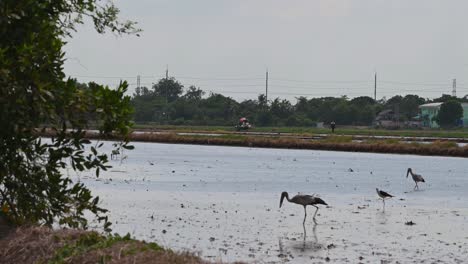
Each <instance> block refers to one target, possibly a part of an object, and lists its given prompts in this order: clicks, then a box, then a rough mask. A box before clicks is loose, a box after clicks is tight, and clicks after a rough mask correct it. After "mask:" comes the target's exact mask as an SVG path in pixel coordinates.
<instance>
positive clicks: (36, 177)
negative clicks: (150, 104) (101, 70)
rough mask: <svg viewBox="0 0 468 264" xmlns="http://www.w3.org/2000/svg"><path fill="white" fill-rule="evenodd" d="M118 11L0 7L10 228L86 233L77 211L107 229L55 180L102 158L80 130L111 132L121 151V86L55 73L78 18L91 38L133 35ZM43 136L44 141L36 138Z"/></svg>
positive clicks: (1, 150)
mask: <svg viewBox="0 0 468 264" xmlns="http://www.w3.org/2000/svg"><path fill="white" fill-rule="evenodd" d="M117 14H118V9H117V8H116V7H115V6H113V5H112V3H110V2H107V1H98V0H84V1H75V0H58V1H35V0H24V1H16V0H4V1H1V2H0V123H1V124H2V129H1V130H0V160H1V161H2V162H1V163H0V205H1V207H2V209H3V211H4V213H6V215H7V216H8V218H9V219H10V220H11V221H13V222H14V223H16V224H25V223H39V224H45V225H49V226H50V225H52V224H53V223H54V222H56V221H58V223H59V224H62V225H68V226H70V227H86V226H87V221H86V219H85V218H84V216H83V215H84V212H85V211H88V210H89V211H91V212H92V213H94V214H95V215H97V217H98V220H100V221H104V222H105V224H104V227H105V228H106V229H108V227H109V225H110V223H109V222H108V221H107V216H105V215H104V214H105V212H106V210H105V209H103V208H101V207H99V198H98V197H93V196H92V194H91V192H90V191H89V190H88V189H87V188H86V187H85V186H84V185H83V184H82V183H74V182H72V180H71V179H70V178H69V177H67V176H64V175H63V173H62V172H63V169H64V168H66V167H67V166H71V167H72V168H73V169H74V170H76V171H85V170H95V172H96V174H97V175H98V176H99V172H100V170H106V169H107V168H108V166H107V165H106V162H107V160H108V158H107V155H105V154H102V153H100V152H99V151H98V150H99V148H100V147H101V146H102V144H96V145H93V146H91V142H90V141H89V140H87V139H85V132H84V130H85V129H87V128H88V127H89V126H90V125H94V126H97V127H98V128H99V130H100V131H101V133H102V134H103V136H106V135H111V134H113V133H116V134H118V135H120V136H121V137H122V138H123V142H122V143H121V144H119V146H118V147H127V148H128V145H127V144H128V141H127V140H126V135H127V134H128V133H129V129H130V125H131V123H130V118H131V114H132V108H131V106H130V98H129V97H127V96H124V94H125V92H126V90H127V84H126V83H125V82H124V83H121V84H120V85H119V86H118V87H117V89H115V90H113V89H110V88H109V87H104V86H101V85H98V84H95V83H90V84H89V85H78V83H77V82H76V81H75V80H73V79H65V74H64V73H63V68H62V66H63V63H64V53H63V51H62V48H63V45H64V42H63V40H62V39H63V38H64V37H65V36H67V35H69V34H70V32H71V31H73V30H74V28H75V25H76V24H77V23H82V21H83V17H89V18H91V19H92V20H93V22H94V25H95V27H96V29H97V31H98V32H104V31H105V30H106V29H109V30H110V31H112V32H115V33H117V34H122V33H136V32H138V30H136V29H134V27H133V26H134V22H119V21H118V20H117ZM46 129H47V130H50V131H52V132H53V134H54V136H53V137H52V139H51V140H42V139H41V138H39V137H38V132H39V130H41V131H45V130H46Z"/></svg>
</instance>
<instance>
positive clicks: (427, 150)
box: [41, 131, 468, 157]
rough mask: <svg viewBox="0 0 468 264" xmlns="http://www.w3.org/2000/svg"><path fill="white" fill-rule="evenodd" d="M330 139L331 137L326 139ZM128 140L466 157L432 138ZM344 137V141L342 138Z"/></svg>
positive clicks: (93, 135)
mask: <svg viewBox="0 0 468 264" xmlns="http://www.w3.org/2000/svg"><path fill="white" fill-rule="evenodd" d="M53 135H54V133H53V132H52V131H46V132H43V133H41V136H45V137H50V136H53ZM86 137H87V138H89V139H104V140H117V139H118V138H117V137H109V136H107V137H103V136H102V135H101V134H99V133H98V132H95V131H88V132H86ZM329 138H331V139H332V140H329ZM129 139H130V141H140V142H156V143H172V144H197V145H219V146H239V147H257V148H287V149H311V150H331V151H347V152H371V153H386V154H388V153H393V154H413V155H426V156H450V157H468V146H465V147H460V146H457V144H456V143H455V142H449V141H434V142H432V143H431V144H423V143H416V142H413V143H405V142H400V141H399V140H397V139H383V140H368V141H362V142H353V141H352V137H346V136H332V137H327V138H326V139H321V140H310V139H304V138H301V137H288V138H284V137H272V136H268V137H264V136H247V135H234V136H220V137H215V136H206V135H179V134H177V133H151V132H145V133H141V132H140V133H132V134H130V136H129ZM342 139H346V140H342Z"/></svg>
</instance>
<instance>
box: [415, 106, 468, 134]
mask: <svg viewBox="0 0 468 264" xmlns="http://www.w3.org/2000/svg"><path fill="white" fill-rule="evenodd" d="M441 105H442V103H429V104H423V105H420V106H419V110H420V111H421V119H422V126H423V127H430V128H438V127H439V124H437V122H436V121H435V117H436V116H437V114H438V113H439V110H440V106H441ZM461 106H462V108H463V117H462V119H461V120H460V125H461V126H463V127H468V103H462V104H461Z"/></svg>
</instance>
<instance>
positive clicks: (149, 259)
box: [0, 227, 208, 264]
mask: <svg viewBox="0 0 468 264" xmlns="http://www.w3.org/2000/svg"><path fill="white" fill-rule="evenodd" d="M0 262H1V263H4V264H9V263H11V264H13V263H15V264H22V263H28V264H29V263H119V264H120V263H122V264H123V263H125V264H127V263H129V264H130V263H132V264H133V263H193V264H199V263H208V262H206V261H204V260H202V259H201V258H199V257H198V256H195V255H193V254H191V253H176V252H173V251H171V250H165V249H162V248H160V247H159V246H157V245H156V244H154V243H145V242H142V241H137V240H133V239H129V238H126V237H123V238H121V237H118V239H116V237H105V236H101V235H99V234H98V233H96V232H89V231H83V230H73V229H61V230H51V229H49V228H45V227H29V228H18V229H17V230H16V232H13V233H11V234H10V235H9V236H7V237H6V238H4V239H1V240H0Z"/></svg>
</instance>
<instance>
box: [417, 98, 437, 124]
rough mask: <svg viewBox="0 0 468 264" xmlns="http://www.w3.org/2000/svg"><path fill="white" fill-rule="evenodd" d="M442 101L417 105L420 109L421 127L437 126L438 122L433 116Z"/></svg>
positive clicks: (435, 114)
mask: <svg viewBox="0 0 468 264" xmlns="http://www.w3.org/2000/svg"><path fill="white" fill-rule="evenodd" d="M441 105H442V103H429V104H423V105H420V106H419V110H420V111H421V119H422V126H423V127H431V128H438V127H439V124H437V122H436V121H435V117H436V116H437V114H438V113H439V110H440V106H441Z"/></svg>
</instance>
